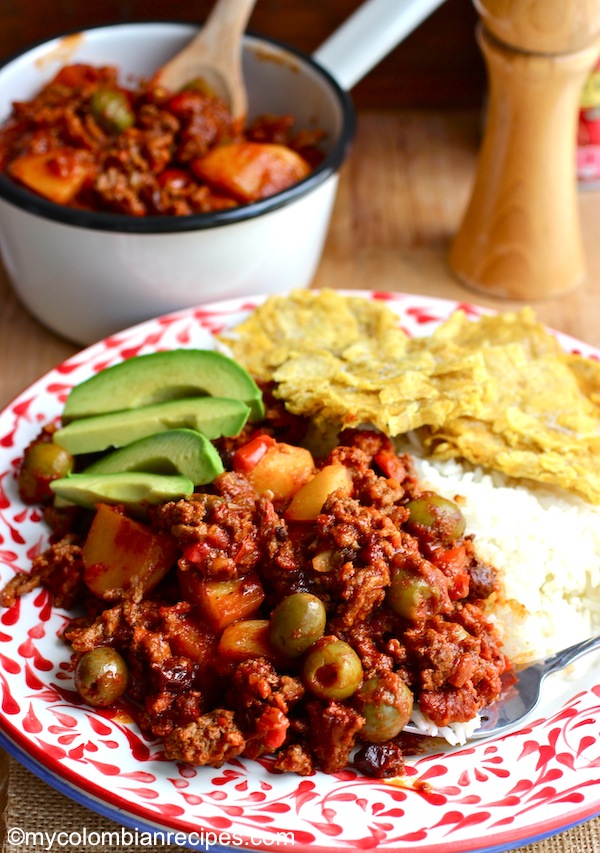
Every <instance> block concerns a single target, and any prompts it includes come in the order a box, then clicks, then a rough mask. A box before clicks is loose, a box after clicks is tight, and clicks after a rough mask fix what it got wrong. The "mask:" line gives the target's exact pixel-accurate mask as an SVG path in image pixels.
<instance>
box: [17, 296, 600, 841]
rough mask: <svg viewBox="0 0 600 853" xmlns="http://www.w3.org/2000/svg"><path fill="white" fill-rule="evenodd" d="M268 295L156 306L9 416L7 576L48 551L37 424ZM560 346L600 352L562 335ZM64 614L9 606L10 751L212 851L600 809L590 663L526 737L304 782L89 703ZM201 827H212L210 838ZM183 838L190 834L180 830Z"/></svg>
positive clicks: (597, 697)
mask: <svg viewBox="0 0 600 853" xmlns="http://www.w3.org/2000/svg"><path fill="white" fill-rule="evenodd" d="M348 293H349V294H350V295H361V296H364V297H365V298H368V299H378V300H385V301H386V302H387V303H388V304H389V306H390V307H391V308H392V309H394V310H395V311H397V312H398V313H399V315H400V321H401V325H402V326H403V328H405V329H406V331H407V332H408V333H409V334H412V335H422V334H427V333H429V332H431V331H432V330H433V329H434V328H435V327H436V326H437V325H438V324H439V323H440V322H443V321H444V320H445V319H446V318H447V317H448V316H449V315H450V314H451V313H453V312H454V311H455V310H457V309H458V308H461V309H462V310H464V311H466V312H467V314H468V315H469V316H473V317H477V316H480V315H481V314H482V313H487V312H486V311H485V310H484V309H482V308H479V307H477V306H476V305H473V304H471V303H468V302H464V303H458V302H453V301H451V300H443V299H437V298H434V297H424V296H417V295H411V294H401V293H379V292H374V291H351V292H348ZM264 298H265V296H264V295H258V296H256V297H252V298H247V299H244V300H228V301H226V302H219V303H212V304H210V305H203V306H199V307H197V308H194V309H187V310H184V311H180V312H176V313H174V314H170V315H167V316H164V317H159V318H156V319H154V320H150V321H148V322H146V323H142V324H140V325H138V326H134V327H132V328H131V329H127V330H125V331H123V332H121V333H119V334H117V335H114V336H112V337H110V338H107V339H106V340H104V341H101V342H99V343H97V344H94V345H93V346H91V347H88V348H87V349H85V350H83V351H82V352H80V353H78V354H77V355H75V356H73V357H72V358H70V359H68V360H67V361H65V362H64V363H63V364H61V365H58V366H57V367H56V368H55V369H54V370H52V371H50V372H49V373H48V374H46V375H45V376H43V377H42V378H41V379H39V380H38V381H37V382H36V383H34V384H33V385H32V386H30V388H28V389H27V390H25V391H24V392H23V393H22V394H20V395H19V396H18V397H17V398H16V399H15V400H14V401H13V402H12V403H11V404H10V405H9V406H8V407H7V408H6V409H5V410H4V411H3V412H2V413H1V414H0V572H1V582H2V583H4V582H5V581H6V579H8V578H9V577H11V576H12V574H13V572H14V571H19V570H27V569H28V567H29V565H30V562H31V559H32V557H33V556H34V555H35V554H36V553H38V552H39V551H40V549H41V548H42V547H43V546H44V536H45V534H44V530H43V525H42V524H41V522H40V519H39V516H38V515H37V513H36V512H35V511H33V510H31V509H27V508H25V507H24V506H23V505H22V504H20V502H19V500H18V496H17V492H16V481H15V471H16V466H17V464H18V460H19V458H20V456H21V454H22V451H23V449H24V447H25V446H26V444H27V443H28V442H29V441H30V440H31V439H32V438H33V437H34V436H35V435H36V434H37V432H38V431H39V429H40V426H41V425H42V423H45V422H47V421H48V420H51V419H52V418H57V417H58V416H59V414H60V411H61V409H62V405H63V403H64V400H65V398H66V395H67V393H68V391H69V389H70V387H72V385H74V384H76V383H78V382H80V381H82V380H83V379H85V378H87V376H89V375H91V374H92V373H93V372H95V371H97V370H100V369H102V368H103V367H105V366H107V365H108V364H111V363H114V362H116V361H119V360H121V359H123V358H125V357H129V356H131V355H134V354H136V353H141V352H151V351H153V350H156V349H169V348H173V347H185V346H212V344H213V338H212V335H213V334H214V333H216V332H218V331H220V330H222V329H224V328H227V327H230V326H231V325H235V324H236V323H238V322H239V321H240V320H241V319H242V318H243V317H244V316H245V315H246V314H247V312H248V311H249V310H251V309H252V308H253V307H255V306H256V305H257V304H259V303H260V302H261V301H262V300H263V299H264ZM557 336H558V338H559V340H560V341H561V343H562V344H563V346H564V347H565V348H567V349H569V350H571V351H577V352H580V353H582V354H583V355H585V356H589V357H592V358H596V359H597V358H600V352H599V351H598V350H597V349H595V348H594V347H591V346H589V345H587V344H584V343H582V342H580V341H577V340H575V339H574V338H570V337H568V336H566V335H561V334H558V333H557ZM64 620H65V615H64V614H63V613H61V612H60V611H58V610H55V609H53V608H52V607H51V605H50V602H49V598H48V595H47V594H46V593H45V592H44V591H36V592H34V593H31V594H30V595H29V596H26V597H25V598H24V599H23V600H22V601H21V602H20V603H18V604H17V605H15V607H13V608H11V609H10V610H5V611H3V612H1V613H0V730H1V731H2V732H3V736H2V740H3V741H4V743H5V746H6V748H7V749H8V750H9V751H10V752H12V753H13V754H14V755H15V757H16V758H17V759H18V760H20V761H21V762H22V763H24V764H25V765H26V766H28V767H29V769H31V770H33V771H34V772H36V773H37V774H38V775H40V776H41V777H42V778H44V779H45V781H47V782H49V783H50V784H52V785H54V786H55V787H56V788H58V789H59V790H61V791H62V792H63V793H65V794H67V795H68V796H71V797H72V798H73V799H75V800H77V801H78V802H80V803H82V804H83V805H86V806H88V807H89V808H91V809H93V810H95V811H98V812H100V813H102V814H104V815H106V816H108V817H111V818H112V819H113V820H116V821H120V822H121V823H123V824H124V825H126V826H131V827H139V828H140V829H141V830H144V829H146V830H156V829H157V828H158V829H161V830H164V831H172V832H177V833H183V834H184V835H188V842H189V845H190V846H194V843H193V842H194V841H195V842H196V846H197V844H198V836H197V835H194V833H196V834H198V833H199V832H204V833H212V834H211V835H210V838H211V842H212V844H211V849H213V850H217V849H222V850H231V849H235V848H236V847H240V846H244V847H250V848H253V849H256V850H273V849H276V850H286V849H287V850H289V849H290V848H292V849H304V848H305V847H310V849H311V850H314V851H315V853H334V851H336V853H337V851H339V849H340V848H345V849H350V850H365V849H371V848H373V847H377V849H378V850H381V851H392V850H394V851H398V850H402V849H406V848H410V849H411V850H413V849H414V850H417V851H421V853H442V850H443V851H444V853H467V851H478V853H483V851H492V850H496V851H500V850H507V849H510V848H512V847H514V846H517V845H519V844H524V843H527V842H530V841H533V840H535V839H536V838H540V837H544V836H546V835H549V834H552V833H554V832H558V831H560V830H562V829H566V828H568V827H570V826H572V825H574V824H576V823H579V822H581V821H584V820H586V819H588V818H590V817H592V816H593V815H595V814H597V813H600V772H599V769H600V733H599V731H598V721H599V719H600V683H599V680H598V679H597V678H596V677H594V676H593V675H592V674H591V673H590V672H589V671H588V672H586V673H584V674H583V675H582V676H581V677H579V678H578V679H576V680H574V681H571V682H564V681H562V680H559V681H558V682H557V683H556V685H555V686H554V687H553V689H552V691H551V692H550V693H549V694H548V695H547V696H545V697H544V704H543V706H542V711H540V712H539V713H540V716H539V717H538V718H537V719H535V720H533V721H531V722H530V723H528V725H527V726H526V727H525V728H523V729H521V730H519V731H516V732H513V733H510V734H508V735H505V736H504V737H502V738H497V739H493V740H489V741H485V742H482V743H480V742H477V743H476V744H473V745H468V746H467V747H464V748H454V749H452V748H449V749H448V750H443V751H440V752H439V753H436V754H429V755H424V756H421V757H419V758H416V759H414V760H410V761H409V766H408V773H407V776H406V778H404V779H402V780H399V781H395V782H391V781H377V780H368V779H364V778H361V777H360V776H358V775H357V774H356V773H355V772H354V771H352V770H347V771H344V772H342V773H338V774H336V775H335V776H333V777H332V776H327V775H325V774H322V773H317V774H315V775H314V776H310V777H305V778H301V777H297V776H292V775H289V774H277V773H274V772H272V770H271V769H270V766H269V761H267V760H265V761H261V762H260V763H259V762H246V761H234V762H231V763H230V764H227V765H225V766H224V767H222V768H220V770H214V769H211V768H190V767H184V766H180V765H177V764H174V763H172V762H166V761H165V760H164V757H163V756H162V753H161V750H160V745H159V744H157V743H154V742H149V741H146V740H144V739H143V738H142V737H141V735H140V734H139V732H138V731H137V729H136V727H135V726H134V725H133V724H132V723H131V721H130V719H128V717H127V715H126V714H125V713H122V712H121V713H116V712H114V711H95V710H93V709H90V708H87V707H84V706H83V705H82V704H81V702H80V701H79V699H78V697H77V694H76V693H75V691H74V690H73V688H72V682H71V676H70V675H69V673H68V672H67V671H66V662H67V660H68V653H67V650H66V648H65V647H64V646H63V645H62V643H60V641H59V640H58V639H57V632H58V631H59V630H60V628H61V626H62V625H63V624H64ZM205 838H206V836H205ZM177 843H181V841H178V842H177Z"/></svg>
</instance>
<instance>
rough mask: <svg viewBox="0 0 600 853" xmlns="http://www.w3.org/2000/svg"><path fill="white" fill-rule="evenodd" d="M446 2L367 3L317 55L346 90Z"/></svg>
mask: <svg viewBox="0 0 600 853" xmlns="http://www.w3.org/2000/svg"><path fill="white" fill-rule="evenodd" d="M442 3H443V0H366V2H365V3H363V4H362V5H361V6H359V8H358V9H357V10H356V12H354V13H353V14H352V15H350V17H349V18H348V19H347V20H346V21H345V22H344V23H343V24H342V25H341V27H339V28H338V29H337V30H336V31H335V32H334V33H333V34H332V35H331V36H330V37H329V38H328V39H326V40H325V41H324V42H323V44H322V45H321V46H320V47H319V48H317V50H316V51H315V52H314V53H313V59H315V60H316V62H318V63H319V64H320V65H322V66H323V67H324V68H326V69H327V70H328V71H329V73H330V74H332V75H333V76H334V77H335V79H336V80H337V81H338V83H339V84H340V86H342V87H343V88H344V89H351V88H352V87H353V86H354V85H355V84H356V83H358V81H359V80H361V79H362V78H363V77H364V76H365V74H367V73H368V72H369V71H370V70H371V68H373V67H374V66H375V65H377V63H378V62H379V61H380V60H381V59H383V57H384V56H386V54H388V53H389V52H390V51H391V50H392V49H393V48H394V47H395V46H396V45H397V44H399V42H401V41H402V39H404V38H405V37H406V36H407V35H408V34H409V33H411V32H412V31H413V30H414V29H415V28H416V27H418V26H419V24H420V23H421V22H422V21H424V20H425V18H427V17H428V16H429V15H430V14H431V13H432V12H433V11H434V9H436V8H437V7H438V6H440V5H441V4H442Z"/></svg>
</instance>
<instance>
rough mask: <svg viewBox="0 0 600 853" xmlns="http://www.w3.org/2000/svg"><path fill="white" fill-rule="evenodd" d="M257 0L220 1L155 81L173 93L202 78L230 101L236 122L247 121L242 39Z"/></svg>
mask: <svg viewBox="0 0 600 853" xmlns="http://www.w3.org/2000/svg"><path fill="white" fill-rule="evenodd" d="M255 3H256V0H217V3H216V4H215V6H214V7H213V9H212V11H211V13H210V15H209V17H208V18H207V20H206V23H205V24H204V26H203V27H202V29H201V30H200V32H199V33H198V35H197V36H196V37H195V38H194V39H192V41H191V42H190V43H189V44H188V45H187V46H186V47H184V49H183V50H181V51H180V52H179V53H178V54H177V55H176V56H174V57H173V59H171V60H170V61H169V62H167V63H166V64H165V65H163V67H162V68H160V69H159V70H158V71H157V72H156V74H155V75H154V78H153V81H154V83H155V84H157V85H160V86H163V87H164V88H165V89H168V90H170V91H172V92H177V91H179V90H180V89H181V88H182V87H183V86H185V85H186V84H187V83H189V82H190V81H191V80H196V79H198V78H201V79H202V80H203V81H204V82H205V83H206V85H207V86H208V87H209V88H210V89H211V90H212V91H213V92H214V93H215V95H218V96H219V97H222V98H223V99H224V100H225V101H226V102H227V104H228V105H229V109H230V112H231V115H232V118H233V119H234V121H237V122H240V123H243V122H244V121H245V118H246V113H247V110H248V101H247V97H246V87H245V85H244V76H243V73H242V56H241V41H242V36H243V35H244V30H245V28H246V24H247V22H248V19H249V17H250V14H251V12H252V9H253V8H254V5H255Z"/></svg>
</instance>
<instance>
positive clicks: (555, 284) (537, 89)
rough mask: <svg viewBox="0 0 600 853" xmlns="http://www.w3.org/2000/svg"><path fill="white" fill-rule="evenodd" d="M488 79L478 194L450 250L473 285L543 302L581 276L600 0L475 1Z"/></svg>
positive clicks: (457, 271)
mask: <svg viewBox="0 0 600 853" xmlns="http://www.w3.org/2000/svg"><path fill="white" fill-rule="evenodd" d="M474 5H475V7H476V9H477V11H478V13H479V16H480V19H481V20H480V25H479V27H478V32H477V38H478V41H479V45H480V48H481V50H482V52H483V55H484V58H485V62H486V65H487V70H488V78H489V94H488V97H489V100H488V113H487V118H486V127H485V133H484V138H483V142H482V145H481V150H480V153H479V160H478V165H477V171H476V175H475V184H474V187H473V190H472V195H471V199H470V202H469V205H468V207H467V211H466V213H465V216H464V219H463V221H462V224H461V226H460V229H459V231H458V233H457V235H456V237H455V239H454V242H453V245H452V247H451V250H450V266H451V268H452V270H453V271H454V272H455V274H456V275H457V276H458V277H459V278H460V279H461V280H462V281H463V282H464V283H465V284H467V285H468V286H470V287H473V288H475V289H477V290H480V291H483V292H485V293H487V294H491V295H495V296H501V297H506V298H511V299H524V300H529V299H541V298H544V297H549V296H556V295H559V294H561V293H566V292H568V291H570V290H572V289H574V288H575V287H577V286H578V285H579V284H581V283H582V281H583V279H584V277H585V262H584V255H583V247H582V241H581V233H580V222H579V209H578V201H577V180H576V171H575V162H576V128H577V118H578V112H579V102H580V98H581V93H582V88H583V85H584V83H585V80H586V77H587V75H588V74H589V73H590V71H591V70H592V68H593V66H594V63H595V61H596V59H597V57H598V54H599V53H600V0H474Z"/></svg>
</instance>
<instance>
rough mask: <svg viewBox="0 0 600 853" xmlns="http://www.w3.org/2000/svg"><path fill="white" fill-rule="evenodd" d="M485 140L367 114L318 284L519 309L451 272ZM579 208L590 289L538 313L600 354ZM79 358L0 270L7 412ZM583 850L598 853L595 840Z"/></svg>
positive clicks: (456, 128)
mask: <svg viewBox="0 0 600 853" xmlns="http://www.w3.org/2000/svg"><path fill="white" fill-rule="evenodd" d="M479 132H480V117H479V115H478V114H476V113H473V112H465V113H457V112H427V113H421V112H390V111H387V112H379V111H378V112H362V113H361V114H360V116H359V127H358V135H357V139H356V144H355V147H354V150H353V152H352V155H351V157H350V159H349V161H348V162H347V164H346V165H345V167H344V170H343V174H342V178H341V181H340V187H339V194H338V197H337V202H336V208H335V212H334V217H333V221H332V225H331V230H330V233H329V237H328V241H327V245H326V249H325V253H324V257H323V261H322V264H321V267H320V269H319V272H318V274H317V276H316V279H315V282H314V285H315V286H316V287H324V286H327V287H340V288H341V287H343V288H351V289H377V290H390V291H405V292H412V293H419V294H426V295H430V296H439V297H447V298H451V299H459V300H463V301H464V300H470V301H473V302H477V303H479V304H483V305H486V306H489V307H492V308H496V309H503V308H509V307H515V305H516V303H507V302H501V301H497V300H492V299H489V298H484V297H482V296H479V295H477V294H474V293H472V292H468V291H467V290H465V288H463V287H462V286H461V285H460V284H459V283H458V282H457V281H455V280H454V278H453V277H452V275H451V274H450V272H449V270H448V267H447V255H448V247H449V243H450V240H451V238H452V236H453V234H454V233H455V231H456V229H457V227H458V224H459V222H460V219H461V216H462V213H463V210H464V208H465V205H466V202H467V200H468V197H469V192H470V188H471V185H472V180H473V175H474V167H475V162H476V154H477V150H478V145H479ZM580 207H581V217H582V231H583V237H584V242H585V247H586V253H587V263H588V270H589V275H588V279H587V282H586V283H585V284H584V285H583V286H582V287H581V288H580V289H579V290H577V291H576V292H574V293H572V294H570V295H569V296H564V297H562V298H558V299H550V300H548V301H545V302H543V303H539V304H536V305H535V306H534V307H535V308H536V311H537V313H538V316H539V317H540V318H541V319H542V320H543V321H544V322H545V323H546V324H548V325H549V326H552V327H554V328H556V329H558V330H560V331H563V332H566V333H569V334H571V335H573V336H575V337H577V338H579V339H581V340H585V341H587V342H588V343H590V344H593V345H595V346H598V347H600V242H599V241H598V239H597V225H598V223H599V222H600V192H596V193H593V192H592V193H587V194H583V193H582V194H581V195H580ZM32 250H34V247H32ZM75 351H76V347H75V346H74V345H72V344H70V343H68V342H66V341H64V340H61V339H59V338H58V337H56V336H55V335H54V334H52V333H51V332H49V331H47V330H46V329H44V328H43V327H42V326H40V325H39V324H38V323H37V322H36V321H35V320H33V319H32V318H31V317H30V316H29V315H28V314H27V312H26V311H25V310H24V309H23V308H22V307H21V305H20V304H19V303H18V301H17V300H16V298H15V296H14V295H13V293H12V291H11V288H10V285H9V282H8V280H7V278H6V275H5V273H4V272H3V271H2V270H1V269H0V406H1V407H4V406H5V405H6V404H7V403H8V402H9V401H10V400H11V399H12V398H13V397H14V396H15V395H16V394H17V393H19V392H20V391H21V390H23V389H24V388H26V387H27V386H28V385H29V384H30V383H31V382H33V381H34V380H35V379H36V378H37V377H38V376H40V375H41V374H42V373H44V372H46V371H47V370H49V369H50V368H52V367H54V366H55V365H56V364H57V363H59V362H60V361H62V360H63V359H64V358H66V357H68V356H70V355H71V354H73V353H74V352H75ZM41 807H42V808H43V804H42V806H41ZM594 826H596V822H594ZM594 831H595V832H597V829H595V830H594ZM568 835H569V834H568V833H566V834H562V835H560V836H557V837H555V838H554V839H550V840H548V841H546V842H540V843H539V844H540V845H541V846H539V845H536V846H535V849H536V850H539V851H542V850H543V853H558V851H565V850H574V849H575V847H573V845H572V844H571V843H567V841H565V839H566V838H568ZM596 837H597V836H596ZM586 845H589V846H585V849H586V850H592V849H594V846H593V843H592V844H590V843H589V839H586ZM528 849H529V848H528ZM580 849H584V848H583V847H581V848H580Z"/></svg>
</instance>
